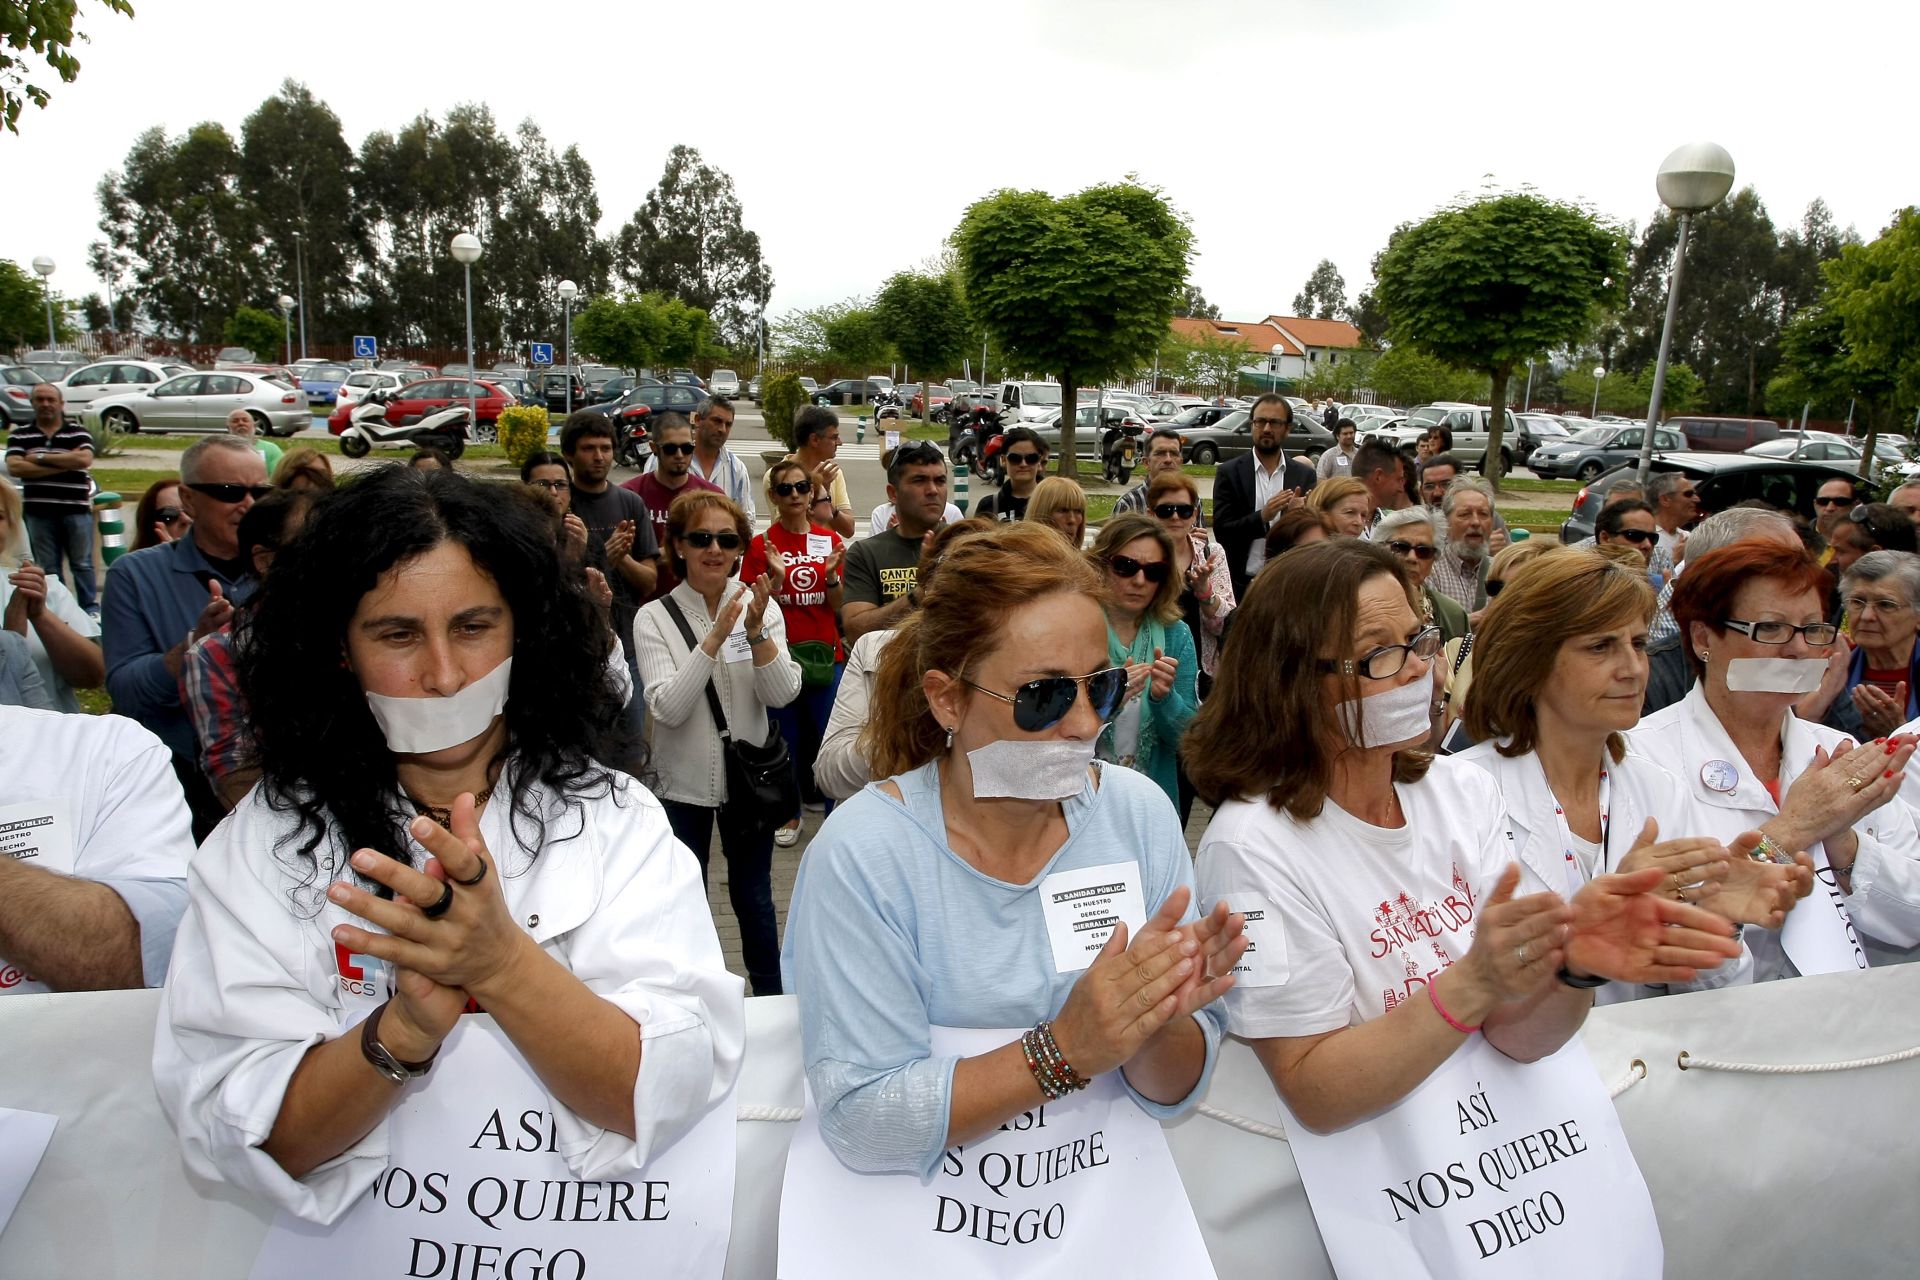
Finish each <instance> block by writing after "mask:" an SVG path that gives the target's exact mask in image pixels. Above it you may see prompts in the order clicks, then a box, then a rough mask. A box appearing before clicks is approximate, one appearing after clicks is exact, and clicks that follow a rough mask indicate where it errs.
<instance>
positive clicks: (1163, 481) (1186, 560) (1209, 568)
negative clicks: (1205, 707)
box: [1147, 471, 1234, 698]
mask: <svg viewBox="0 0 1920 1280" xmlns="http://www.w3.org/2000/svg"><path fill="white" fill-rule="evenodd" d="M1147 511H1148V512H1149V513H1151V514H1152V516H1153V518H1154V519H1156V520H1158V521H1159V522H1160V524H1161V527H1162V528H1164V529H1165V530H1166V531H1167V533H1168V534H1169V535H1170V536H1171V537H1172V538H1173V571H1174V577H1175V579H1176V580H1177V581H1178V582H1179V583H1180V613H1181V616H1182V617H1183V618H1185V619H1186V623H1187V630H1188V632H1189V633H1191V634H1192V636H1193V643H1194V647H1195V648H1196V649H1197V650H1199V653H1200V673H1199V676H1198V681H1199V683H1198V688H1199V691H1200V696H1201V697H1202V698H1204V697H1206V696H1207V691H1208V690H1209V689H1211V688H1212V687H1213V669H1214V665H1215V664H1216V663H1218V662H1219V660H1220V638H1221V637H1222V636H1223V635H1225V634H1226V631H1227V618H1228V617H1229V616H1230V615H1231V614H1232V613H1233V605H1234V599H1233V574H1232V573H1231V572H1230V571H1229V570H1228V568H1227V553H1226V552H1225V551H1224V550H1222V549H1221V546H1220V544H1219V543H1217V542H1215V541H1214V540H1213V538H1212V537H1211V536H1210V535H1209V534H1208V533H1207V531H1206V530H1205V529H1202V528H1200V527H1199V525H1198V520H1199V516H1200V489H1199V486H1198V485H1197V484H1195V482H1194V479H1193V477H1192V476H1190V475H1187V474H1186V473H1185V472H1182V471H1162V472H1161V473H1160V474H1159V475H1157V476H1155V477H1154V478H1153V479H1152V480H1151V481H1149V482H1148V484H1147Z"/></svg>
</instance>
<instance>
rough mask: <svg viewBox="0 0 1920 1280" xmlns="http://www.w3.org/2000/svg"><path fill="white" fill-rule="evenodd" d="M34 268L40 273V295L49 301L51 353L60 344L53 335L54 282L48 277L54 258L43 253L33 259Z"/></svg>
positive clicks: (51, 271) (49, 352)
mask: <svg viewBox="0 0 1920 1280" xmlns="http://www.w3.org/2000/svg"><path fill="white" fill-rule="evenodd" d="M33 269H34V270H35V271H38V272H39V273H40V295H41V297H43V298H45V299H46V303H47V352H48V354H49V355H51V354H52V353H53V351H54V350H55V349H56V348H58V347H59V345H60V340H59V339H58V338H56V337H54V336H53V284H52V282H51V281H49V280H48V279H47V277H48V276H51V275H52V274H53V259H52V258H49V257H48V256H47V255H46V254H44V253H43V254H41V255H40V256H39V257H37V258H35V259H34V260H33Z"/></svg>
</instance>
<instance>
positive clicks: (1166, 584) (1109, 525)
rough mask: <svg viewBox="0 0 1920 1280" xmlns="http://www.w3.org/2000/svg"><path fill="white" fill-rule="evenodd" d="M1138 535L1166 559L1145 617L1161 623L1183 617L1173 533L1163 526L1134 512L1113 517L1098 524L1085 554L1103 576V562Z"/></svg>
mask: <svg viewBox="0 0 1920 1280" xmlns="http://www.w3.org/2000/svg"><path fill="white" fill-rule="evenodd" d="M1139 538H1149V539H1151V540H1152V541H1153V544H1154V545H1155V546H1157V547H1159V548H1160V551H1161V554H1163V555H1165V556H1166V558H1167V576H1166V577H1165V578H1162V579H1161V580H1160V589H1159V590H1158V591H1155V592H1154V593H1153V603H1152V604H1150V605H1148V606H1147V610H1146V612H1147V616H1148V617H1149V618H1152V619H1153V620H1154V621H1155V622H1158V623H1159V624H1160V625H1162V626H1166V625H1168V624H1170V623H1174V622H1178V621H1180V619H1181V618H1182V616H1183V614H1182V612H1181V609H1180V574H1179V568H1180V566H1179V565H1177V564H1175V563H1174V560H1173V535H1172V534H1170V533H1168V532H1167V526H1165V525H1163V524H1161V523H1160V522H1159V521H1158V520H1155V519H1154V518H1153V517H1152V516H1143V515H1141V514H1140V513H1139V512H1137V511H1129V512H1126V513H1125V514H1123V515H1117V516H1113V517H1111V518H1109V519H1108V521H1107V522H1106V523H1105V524H1103V525H1101V526H1100V532H1099V533H1098V534H1096V535H1095V536H1094V539H1093V546H1091V547H1089V548H1088V549H1087V557H1088V558H1089V559H1091V560H1092V561H1093V564H1094V568H1096V569H1098V570H1099V572H1100V575H1101V577H1102V578H1105V577H1106V573H1107V561H1108V560H1110V559H1112V558H1113V557H1114V556H1115V555H1117V554H1118V553H1119V551H1120V548H1122V547H1124V546H1126V545H1127V544H1128V543H1129V542H1133V541H1135V540H1136V539H1139Z"/></svg>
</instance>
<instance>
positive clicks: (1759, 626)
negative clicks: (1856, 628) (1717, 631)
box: [1720, 618, 1840, 647]
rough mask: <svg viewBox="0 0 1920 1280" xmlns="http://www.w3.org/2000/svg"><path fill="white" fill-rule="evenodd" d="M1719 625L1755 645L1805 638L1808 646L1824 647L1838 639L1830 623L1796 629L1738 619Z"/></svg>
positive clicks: (1781, 642)
mask: <svg viewBox="0 0 1920 1280" xmlns="http://www.w3.org/2000/svg"><path fill="white" fill-rule="evenodd" d="M1720 625H1721V626H1722V627H1724V628H1725V629H1726V630H1728V631H1738V632H1739V633H1740V634H1741V635H1743V636H1745V637H1746V638H1747V639H1749V640H1751V641H1753V642H1754V643H1755V644H1791V643H1793V638H1794V637H1795V636H1805V637H1806V638H1807V643H1808V644H1810V645H1815V646H1819V647H1824V646H1826V645H1830V644H1832V643H1833V642H1834V641H1835V640H1837V639H1839V637H1840V628H1838V627H1836V626H1834V625H1833V624H1832V623H1831V622H1809V623H1807V624H1806V625H1804V626H1798V627H1796V626H1795V625H1793V623H1791V622H1776V621H1774V620H1772V619H1768V620H1766V621H1764V622H1745V621H1742V620H1741V619H1739V618H1728V619H1726V620H1725V621H1723V622H1722V623H1721V624H1720Z"/></svg>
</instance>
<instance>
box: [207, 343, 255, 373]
mask: <svg viewBox="0 0 1920 1280" xmlns="http://www.w3.org/2000/svg"><path fill="white" fill-rule="evenodd" d="M259 363H260V357H259V356H257V355H255V354H253V352H251V351H249V350H247V348H245V347H222V348H220V350H219V351H217V352H215V353H214V356H213V367H214V368H216V369H231V368H234V367H235V366H237V365H243V364H259Z"/></svg>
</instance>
